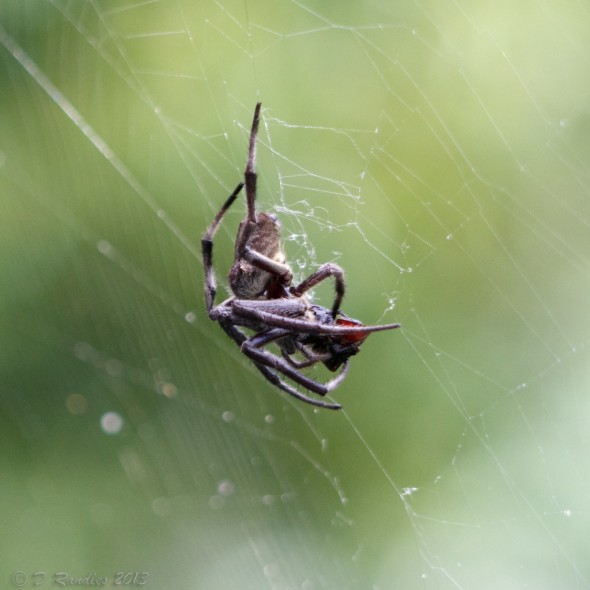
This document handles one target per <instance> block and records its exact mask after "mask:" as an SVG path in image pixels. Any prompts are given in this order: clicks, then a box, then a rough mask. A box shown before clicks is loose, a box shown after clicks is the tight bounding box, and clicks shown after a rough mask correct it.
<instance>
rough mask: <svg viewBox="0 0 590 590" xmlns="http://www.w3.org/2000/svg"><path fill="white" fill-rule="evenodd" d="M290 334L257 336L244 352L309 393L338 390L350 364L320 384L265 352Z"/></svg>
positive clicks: (275, 333) (269, 331) (346, 364)
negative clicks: (267, 347) (275, 341)
mask: <svg viewBox="0 0 590 590" xmlns="http://www.w3.org/2000/svg"><path fill="white" fill-rule="evenodd" d="M288 333H289V332H288V331H287V330H268V331H267V332H263V333H259V334H255V335H254V336H252V337H251V338H249V339H248V340H246V341H245V342H243V343H242V352H243V353H244V354H245V355H246V356H248V357H250V358H251V359H252V360H253V361H254V362H255V363H257V364H261V365H264V366H265V367H269V368H271V369H274V370H275V371H278V372H279V373H282V374H283V375H285V377H288V378H289V379H291V380H293V381H295V383H298V384H299V385H302V386H303V387H305V389H307V390H308V391H311V392H312V393H316V394H318V395H326V394H327V393H329V392H330V391H332V390H333V389H336V387H338V385H340V383H341V382H342V381H343V380H344V378H345V377H346V374H347V373H348V362H344V363H343V366H342V370H341V371H340V373H339V374H338V376H337V377H334V378H333V379H331V380H330V381H328V382H327V383H318V382H317V381H314V380H313V379H311V378H309V377H306V376H305V375H303V374H302V373H300V372H299V371H297V370H296V369H295V368H294V367H293V366H291V365H290V364H289V363H288V362H287V361H285V360H284V359H282V358H280V357H278V356H276V355H274V354H272V353H270V352H268V351H267V350H263V349H262V347H263V346H264V345H265V344H268V343H269V342H272V341H273V340H277V339H278V338H282V337H284V336H286V335H287V334H288Z"/></svg>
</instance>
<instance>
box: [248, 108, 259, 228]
mask: <svg viewBox="0 0 590 590" xmlns="http://www.w3.org/2000/svg"><path fill="white" fill-rule="evenodd" d="M261 106H262V103H260V102H257V103H256V107H255V109H254V119H253V120H252V129H251V131H250V145H249V146H248V161H247V162H246V171H245V173H244V177H245V180H246V201H247V203H248V221H249V222H250V223H256V139H257V138H258V123H259V121H260V107H261Z"/></svg>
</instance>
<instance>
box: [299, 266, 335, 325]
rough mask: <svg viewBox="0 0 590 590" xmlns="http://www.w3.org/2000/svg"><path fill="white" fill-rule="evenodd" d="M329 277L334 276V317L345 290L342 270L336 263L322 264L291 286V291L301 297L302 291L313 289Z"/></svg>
mask: <svg viewBox="0 0 590 590" xmlns="http://www.w3.org/2000/svg"><path fill="white" fill-rule="evenodd" d="M329 277H334V286H335V289H336V297H335V299H334V303H333V304H332V318H334V319H336V314H337V313H338V310H339V309H340V304H341V303H342V298H343V297H344V291H345V285H344V271H343V270H342V268H340V267H339V266H338V265H337V264H332V263H330V262H327V263H326V264H322V266H320V267H319V268H318V269H317V270H316V271H315V272H314V273H313V274H311V275H309V276H308V277H307V278H306V279H305V280H304V281H302V282H301V283H299V285H297V286H296V287H293V288H292V289H291V293H292V294H293V295H295V296H296V297H301V295H303V293H305V292H306V291H309V290H310V289H313V288H314V287H315V286H316V285H317V284H318V283H321V282H322V281H324V280H326V279H327V278H329Z"/></svg>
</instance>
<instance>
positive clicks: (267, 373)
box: [254, 361, 342, 410]
mask: <svg viewBox="0 0 590 590" xmlns="http://www.w3.org/2000/svg"><path fill="white" fill-rule="evenodd" d="M254 366H255V367H256V368H257V369H258V370H259V371H260V373H262V375H263V376H264V377H265V378H266V379H267V381H270V383H272V384H273V385H274V386H275V387H278V388H279V389H282V390H283V391H286V392H287V393H288V394H289V395H292V396H293V397H296V398H297V399H298V400H300V401H302V402H305V403H306V404H311V405H312V406H317V407H318V408H325V409H327V410H340V409H342V406H341V405H340V404H336V403H333V404H332V403H328V402H324V401H322V400H319V399H313V398H312V397H307V396H306V395H304V394H303V393H300V392H299V391H297V390H296V389H294V388H293V387H291V386H290V385H289V384H288V383H285V382H284V381H283V380H282V379H281V378H280V377H279V376H278V375H277V374H276V373H273V372H272V371H271V370H270V369H268V368H267V367H266V366H264V365H262V364H260V363H257V362H256V361H254Z"/></svg>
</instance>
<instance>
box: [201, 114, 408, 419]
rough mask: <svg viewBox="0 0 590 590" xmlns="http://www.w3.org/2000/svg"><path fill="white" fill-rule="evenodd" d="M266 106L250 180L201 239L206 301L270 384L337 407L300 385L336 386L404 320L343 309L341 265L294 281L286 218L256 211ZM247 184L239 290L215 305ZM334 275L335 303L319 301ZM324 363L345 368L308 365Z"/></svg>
mask: <svg viewBox="0 0 590 590" xmlns="http://www.w3.org/2000/svg"><path fill="white" fill-rule="evenodd" d="M260 107H261V103H257V104H256V108H255V109H254V119H253V121H252V129H251V131H250V140H249V149H248V160H247V162H246V169H245V172H244V181H243V182H240V183H239V184H238V186H236V188H235V189H234V191H233V192H232V193H231V195H230V196H229V197H228V198H227V200H226V201H225V203H224V204H223V205H222V207H221V209H220V210H219V212H218V213H217V215H216V216H215V218H214V219H213V221H212V222H211V225H209V227H208V228H207V231H206V232H205V234H204V236H203V238H202V240H201V248H202V254H203V266H204V271H205V305H206V308H207V312H208V314H209V317H210V318H211V320H213V321H215V322H217V323H218V324H219V325H220V326H221V327H222V328H223V330H224V331H225V333H226V334H227V335H228V336H229V337H230V338H231V339H232V340H233V341H234V342H235V343H236V344H237V345H238V346H239V347H240V350H241V351H242V352H243V353H244V354H245V355H246V356H247V357H249V358H250V359H251V360H252V361H253V363H254V366H255V367H256V368H257V369H258V370H259V371H260V373H261V374H262V375H263V376H264V377H265V378H266V379H267V380H268V381H270V383H272V384H273V385H275V386H276V387H278V388H279V389H282V390H283V391H285V392H287V393H288V394H290V395H292V396H293V397H295V398H297V399H299V400H301V401H304V402H306V403H308V404H312V405H314V406H319V407H322V408H328V409H331V410H337V409H340V408H341V407H342V406H341V405H340V404H337V403H333V402H327V401H323V400H321V399H316V398H313V397H309V396H308V395H306V394H305V393H303V392H302V391H301V390H300V389H303V390H307V391H308V392H310V393H313V394H315V395H318V396H321V397H323V396H325V395H326V394H328V393H329V392H331V391H333V390H334V389H335V388H336V387H338V385H340V383H342V381H343V380H344V378H345V377H346V375H347V373H348V363H349V358H350V357H351V356H353V355H355V354H357V353H358V352H359V349H360V346H361V345H362V343H363V342H364V341H365V339H366V338H367V336H368V335H369V334H370V333H372V332H379V331H382V330H392V329H394V328H398V327H399V324H382V325H375V326H366V325H364V324H363V323H362V322H360V321H358V320H355V319H353V318H350V317H348V316H347V315H346V314H345V313H343V312H342V311H341V310H340V304H341V303H342V299H343V297H344V292H345V283H344V272H343V270H342V268H340V266H338V265H337V264H332V263H326V264H322V265H321V266H320V267H319V268H318V269H317V270H316V271H315V272H314V273H312V274H311V275H310V276H308V277H307V278H306V279H305V280H304V281H302V282H301V283H299V284H297V285H293V284H292V281H293V274H292V272H291V269H290V268H289V266H288V265H287V261H286V257H285V255H284V253H283V251H282V247H281V238H280V223H279V220H278V219H277V217H276V215H274V214H272V213H264V212H257V211H256V169H255V167H256V142H257V136H258V126H259V123H260ZM244 187H245V192H246V205H247V213H246V217H245V219H244V220H243V221H242V222H241V223H240V225H239V227H238V233H237V236H236V242H235V258H234V263H233V265H232V267H231V269H230V271H229V275H228V280H229V287H230V289H231V292H232V296H231V297H229V299H226V300H225V301H223V302H222V303H220V304H218V305H215V294H216V291H217V284H216V279H215V272H214V269H213V238H214V237H215V233H216V232H217V230H218V228H219V225H220V223H221V221H222V219H223V216H224V215H225V213H226V212H227V210H228V209H229V208H230V207H231V206H232V204H233V203H234V201H235V200H236V198H237V197H238V195H239V194H240V192H241V191H242V189H243V188H244ZM326 279H333V280H334V286H335V296H334V302H333V303H332V307H331V308H326V307H322V306H320V305H316V304H314V303H312V302H311V300H310V299H309V298H308V297H307V296H306V293H307V292H308V291H309V290H310V289H313V288H314V287H315V286H316V285H318V284H319V283H321V282H322V281H325V280H326ZM244 329H246V330H248V331H249V332H252V334H250V333H249V332H248V333H246V332H244ZM271 344H275V345H276V346H277V347H278V350H279V351H280V356H278V355H277V354H275V353H274V352H272V351H271V350H270V349H269V346H268V345H271ZM317 363H322V364H323V365H324V366H325V367H326V368H327V369H329V370H330V371H332V372H337V375H336V376H335V377H334V378H333V379H331V380H329V381H327V382H319V381H315V380H314V379H312V378H311V377H309V376H307V375H306V374H305V373H304V372H302V370H304V369H307V368H309V367H312V366H313V365H316V364H317ZM287 380H289V381H287ZM296 386H299V388H300V389H298V388H296Z"/></svg>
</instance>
